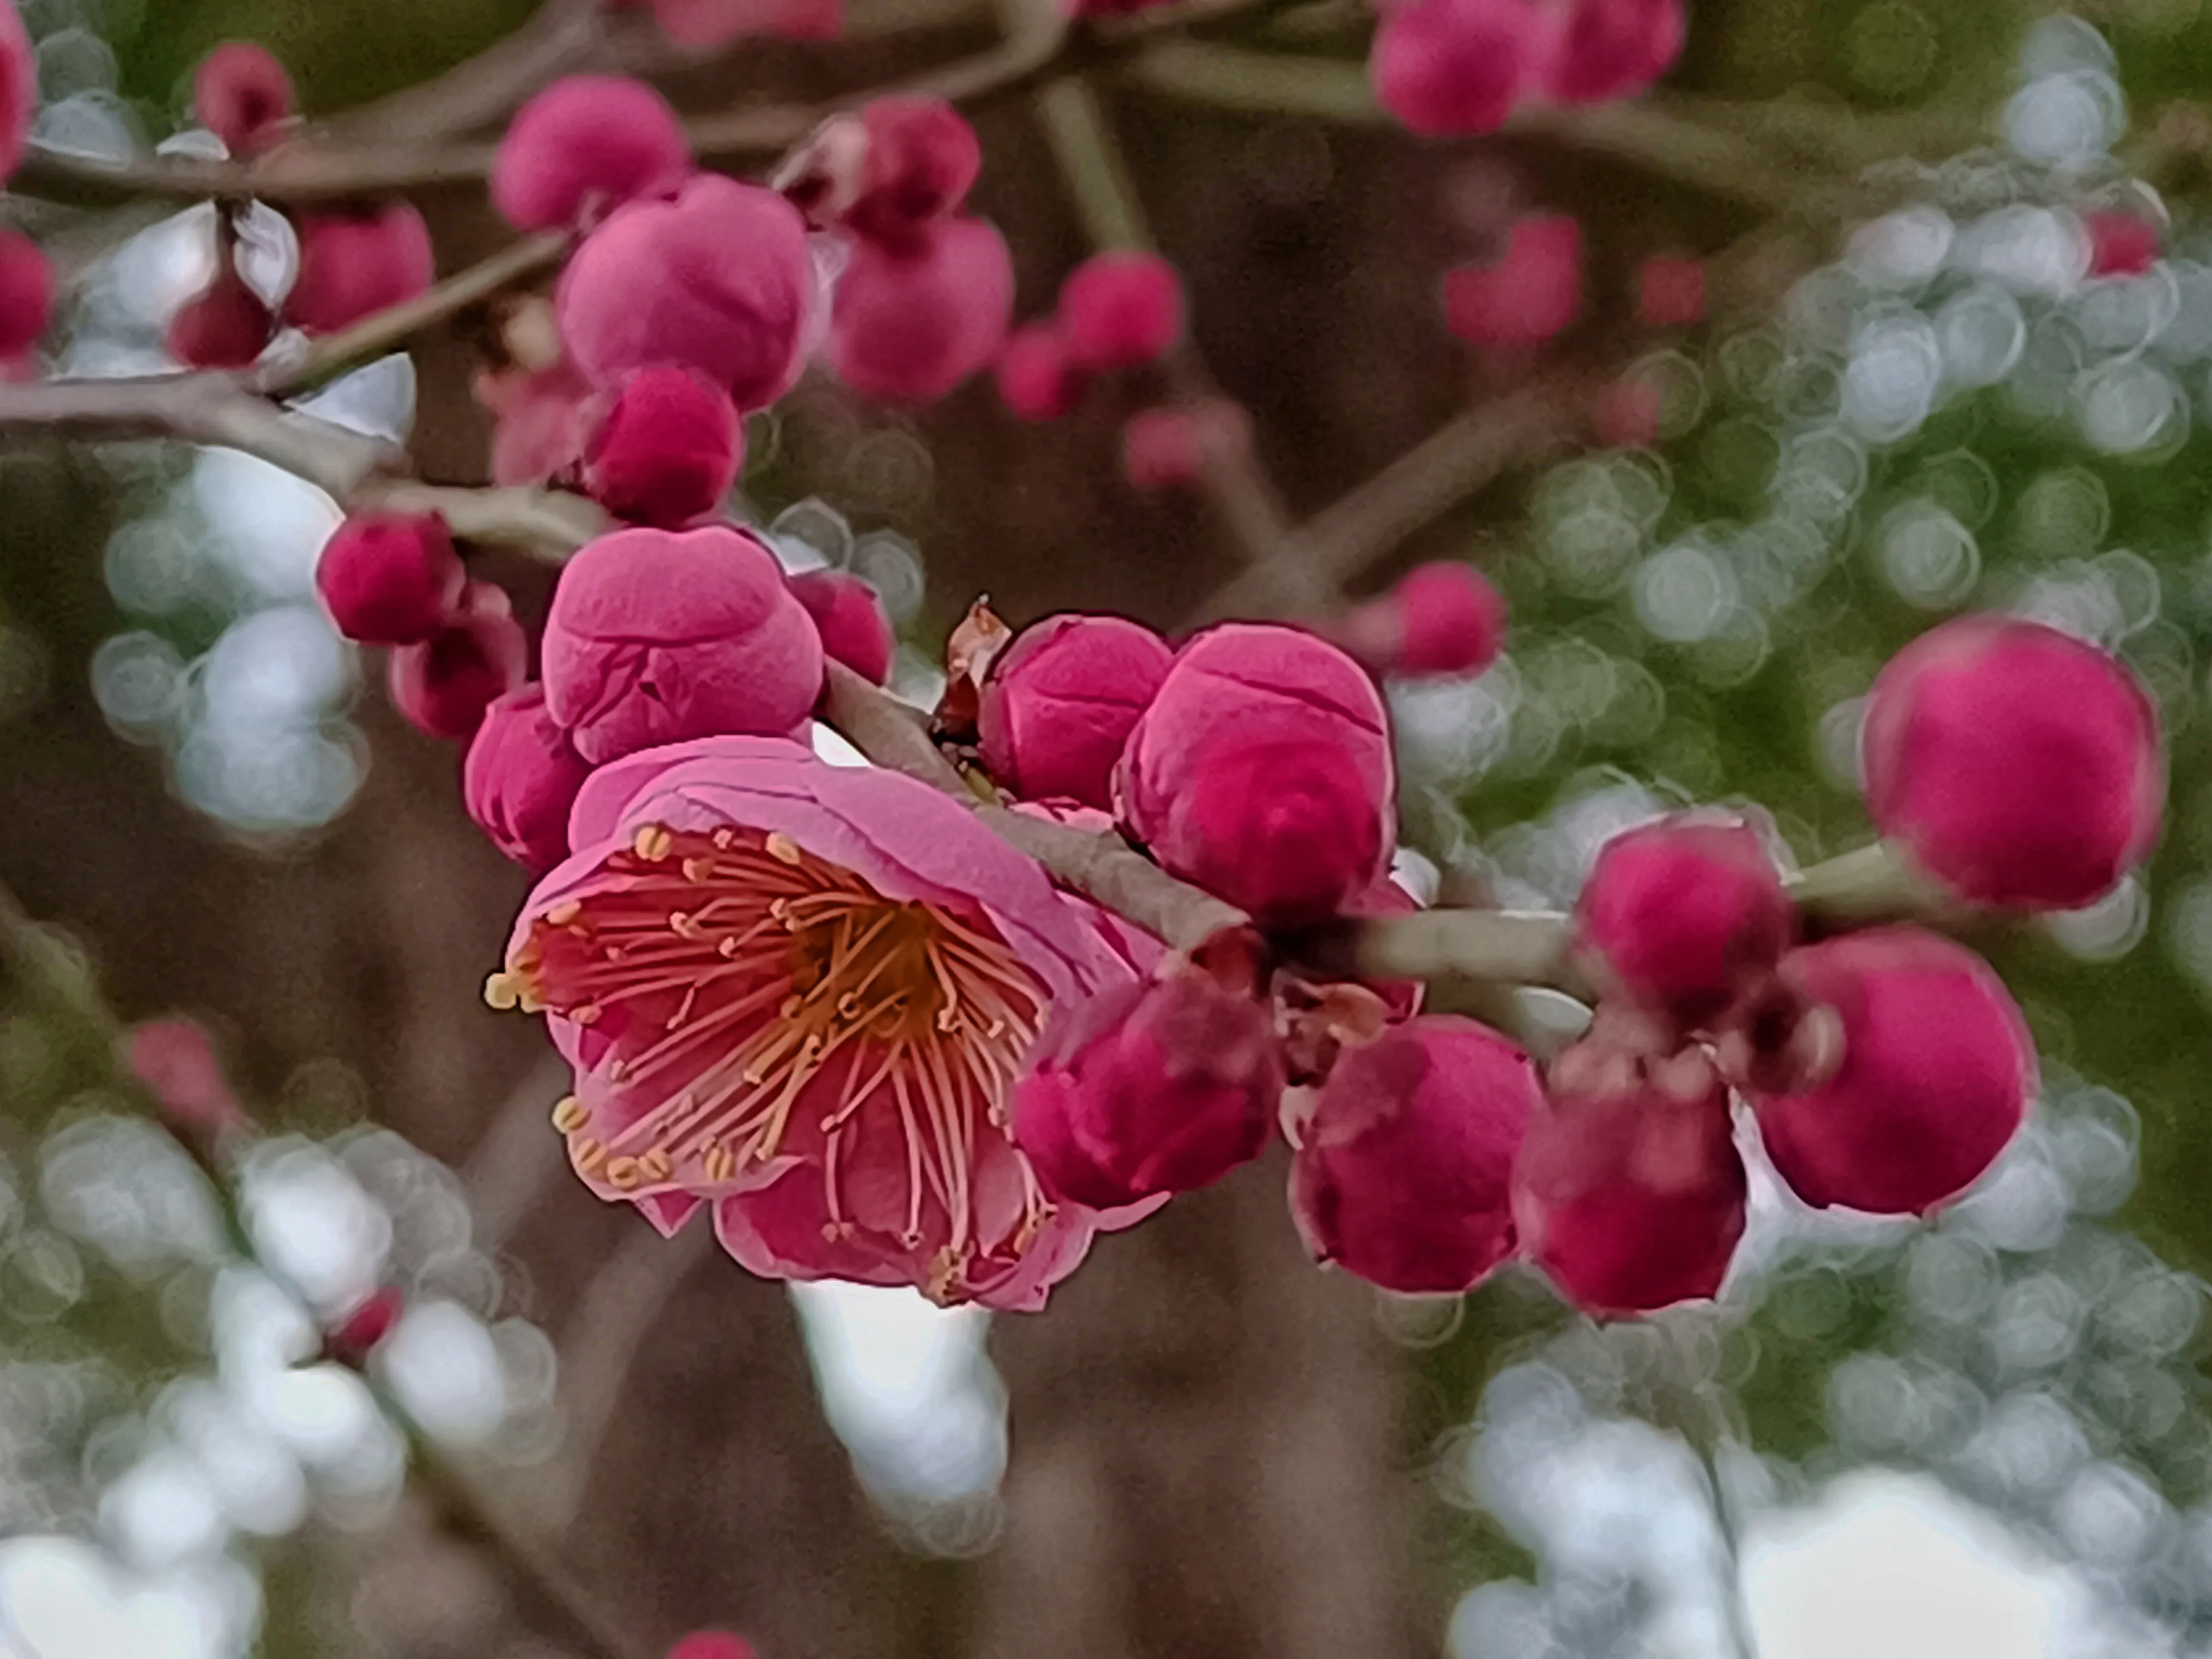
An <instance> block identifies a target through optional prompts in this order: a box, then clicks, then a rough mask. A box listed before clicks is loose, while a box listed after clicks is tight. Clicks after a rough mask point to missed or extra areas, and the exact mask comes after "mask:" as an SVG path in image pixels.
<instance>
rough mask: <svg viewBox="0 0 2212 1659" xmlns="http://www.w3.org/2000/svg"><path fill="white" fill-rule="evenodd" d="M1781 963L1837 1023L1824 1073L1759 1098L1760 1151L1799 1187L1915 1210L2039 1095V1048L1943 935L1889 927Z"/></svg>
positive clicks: (1998, 1148)
mask: <svg viewBox="0 0 2212 1659" xmlns="http://www.w3.org/2000/svg"><path fill="white" fill-rule="evenodd" d="M1781 972H1782V978H1783V981H1784V983H1785V984H1786V985H1787V986H1788V987H1790V988H1791V989H1793V990H1795V991H1796V992H1797V993H1799V994H1801V995H1802V997H1804V998H1805V999H1807V1000H1809V1001H1811V1002H1814V1003H1817V1004H1820V1005H1821V1006H1826V1007H1828V1008H1831V1009H1832V1010H1833V1011H1834V1012H1835V1013H1836V1015H1837V1017H1838V1018H1839V1019H1840V1020H1841V1022H1842V1026H1843V1058H1842V1061H1841V1064H1840V1065H1839V1066H1837V1067H1836V1069H1835V1071H1834V1073H1833V1074H1832V1076H1830V1077H1829V1079H1827V1081H1826V1083H1824V1084H1822V1085H1819V1086H1817V1087H1815V1088H1812V1089H1808V1090H1807V1091H1804V1092H1802V1093H1799V1094H1792V1095H1759V1096H1755V1097H1753V1105H1754V1106H1755V1107H1756V1108H1757V1109H1758V1112H1759V1134H1760V1136H1761V1138H1762V1139H1764V1140H1765V1144H1766V1153H1767V1156H1768V1157H1769V1158H1772V1159H1773V1160H1774V1167H1775V1168H1776V1169H1777V1170H1779V1171H1780V1172H1781V1175H1782V1178H1783V1179H1784V1181H1786V1182H1789V1183H1790V1187H1791V1188H1792V1189H1793V1190H1795V1191H1796V1194H1797V1195H1798V1196H1799V1197H1800V1198H1802V1199H1803V1200H1805V1201H1806V1202H1807V1203H1808V1204H1818V1205H1820V1206H1828V1205H1832V1204H1842V1205H1846V1206H1850V1208H1852V1209H1856V1210H1873V1211H1879V1212H1887V1213H1898V1212H1914V1213H1917V1212H1923V1211H1925V1210H1927V1209H1929V1208H1930V1207H1931V1206H1935V1205H1937V1204H1940V1203H1942V1201H1943V1200H1945V1199H1948V1198H1949V1197H1951V1196H1953V1195H1954V1194H1956V1193H1958V1192H1960V1191H1961V1190H1962V1189H1964V1188H1966V1186H1968V1185H1969V1184H1970V1183H1971V1182H1973V1181H1974V1180H1975V1179H1977V1178H1978V1176H1980V1175H1981V1174H1982V1172H1983V1171H1984V1170H1987V1169H1988V1168H1989V1167H1990V1164H1992V1163H1993V1162H1995V1161H1996V1156H1997V1154H1998V1153H1999V1152H2002V1151H2003V1150H2004V1148H2005V1144H2006V1143H2007V1142H2008V1141H2009V1140H2010V1139H2012V1137H2013V1133H2014V1131H2015V1130H2016V1129H2018V1128H2019V1127H2020V1124H2021V1118H2022V1117H2023V1116H2024V1115H2026V1113H2027V1103H2028V1099H2029V1097H2031V1096H2032V1095H2033V1093H2034V1092H2035V1048H2034V1044H2033V1041H2032V1039H2031V1038H2030V1037H2029V1036H2028V1032H2027V1022H2026V1021H2024V1020H2023V1019H2022V1018H2021V1013H2020V1010H2019V1009H2018V1008H2017V1007H2016V1006H2014V1003H2013V1000H2012V997H2011V995H2010V994H2008V992H2007V991H2006V990H2005V987H2004V984H2003V982H2002V981H2001V980H1999V979H1998V978H1997V976H1996V974H1995V973H1994V972H1992V971H1991V970H1990V966H1989V964H1988V963H1985V962H1984V961H1983V960H1982V959H1981V958H1980V957H1978V956H1976V955H1975V954H1974V953H1973V952H1972V951H1969V950H1967V949H1966V947H1965V946H1964V945H1956V944H1954V943H1953V942H1952V941H1951V940H1949V939H1944V938H1942V937H1941V936H1940V935H1938V934H1935V933H1925V932H1923V931H1922V930H1921V929H1919V928H1917V927H1883V928H1876V929H1874V930H1872V931H1870V932H1867V933H1846V934H1844V935H1842V936H1841V937H1839V938H1836V939H1826V940H1824V941H1822V942H1821V943H1820V944H1818V945H1807V946H1805V947H1803V948H1802V949H1801V950H1796V951H1791V952H1790V954H1789V955H1788V956H1786V957H1783V959H1782V969H1781Z"/></svg>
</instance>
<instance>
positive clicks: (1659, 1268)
mask: <svg viewBox="0 0 2212 1659" xmlns="http://www.w3.org/2000/svg"><path fill="white" fill-rule="evenodd" d="M1705 1073H1706V1075H1707V1076H1708V1077H1709V1078H1710V1077H1711V1069H1710V1067H1709V1066H1708V1067H1706V1068H1705ZM1747 1189H1748V1182H1747V1180H1746V1178H1745V1175H1744V1168H1743V1158H1742V1156H1741V1154H1740V1153H1739V1152H1737V1151H1736V1149H1735V1139H1734V1137H1733V1135H1732V1134H1731V1133H1730V1127H1729V1097H1728V1091H1727V1090H1726V1089H1725V1088H1724V1087H1723V1086H1722V1085H1720V1083H1719V1082H1718V1080H1717V1079H1714V1080H1713V1081H1712V1086H1711V1090H1710V1091H1708V1092H1706V1093H1705V1094H1704V1095H1702V1096H1693V1097H1690V1098H1687V1099H1685V1098H1682V1097H1679V1096H1677V1095H1674V1094H1672V1093H1669V1092H1668V1091H1664V1090H1662V1089H1658V1088H1649V1087H1647V1088H1641V1089H1638V1090H1635V1091H1632V1092H1628V1093H1625V1094H1612V1095H1574V1094H1565V1095H1557V1096H1554V1097H1552V1098H1551V1099H1550V1100H1549V1101H1548V1102H1547V1103H1546V1104H1544V1105H1543V1106H1541V1107H1539V1108H1538V1109H1537V1110H1536V1112H1535V1115H1534V1116H1532V1117H1531V1118H1530V1119H1529V1120H1528V1139H1525V1140H1524V1141H1522V1143H1521V1156H1520V1158H1518V1160H1516V1163H1515V1164H1514V1166H1513V1220H1514V1225H1516V1227H1517V1228H1519V1230H1520V1236H1521V1249H1522V1252H1523V1253H1524V1254H1525V1255H1528V1258H1529V1259H1530V1260H1531V1261H1534V1262H1535V1263H1536V1265H1537V1266H1539V1267H1541V1268H1543V1270H1544V1271H1545V1273H1547V1274H1548V1275H1549V1276H1550V1278H1551V1280H1552V1282H1553V1284H1554V1285H1557V1286H1559V1293H1560V1294H1561V1295H1563V1296H1565V1297H1566V1298H1567V1299H1568V1300H1569V1301H1571V1302H1572V1303H1573V1304H1575V1305H1576V1306H1577V1307H1578V1308H1580V1309H1581V1310H1583V1312H1585V1313H1591V1314H1637V1313H1649V1312H1650V1311H1652V1310H1654V1309H1657V1308H1665V1307H1670V1306H1672V1305H1673V1304H1675V1303H1677V1302H1689V1301H1693V1300H1696V1299H1698V1298H1700V1297H1711V1296H1712V1295H1714V1294H1716V1293H1717V1291H1719V1290H1720V1286H1721V1280H1722V1279H1724V1278H1726V1277H1727V1275H1728V1268H1729V1260H1730V1259H1731V1258H1732V1257H1733V1256H1734V1255H1735V1247H1736V1242H1737V1241H1738V1240H1739V1239H1741V1237H1743V1217H1744V1202H1745V1199H1746V1195H1747Z"/></svg>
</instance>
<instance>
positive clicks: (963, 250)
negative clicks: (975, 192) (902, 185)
mask: <svg viewBox="0 0 2212 1659" xmlns="http://www.w3.org/2000/svg"><path fill="white" fill-rule="evenodd" d="M1013 312H1014V262H1013V256H1012V254H1010V253H1008V252H1007V251H1006V238H1005V237H1003V236H1001V235H1000V234H999V233H998V230H997V229H996V228H994V226H992V225H989V224H987V223H986V222H983V221H982V220H981V219H945V220H941V221H939V222H937V223H935V224H932V225H926V226H923V227H921V228H918V229H917V230H916V231H915V233H914V235H913V238H912V240H908V241H902V242H899V243H896V244H891V243H883V242H872V241H868V240H860V241H856V242H855V243H854V246H853V258H852V262H851V263H850V264H848V265H847V266H846V267H845V274H844V276H842V277H841V278H839V279H838V283H837V297H836V301H835V302H834V303H833V304H832V306H831V307H830V313H829V342H828V344H827V346H826V355H827V356H828V358H829V368H830V369H831V371H832V372H833V373H834V374H836V376H837V378H838V379H839V380H842V381H843V382H844V383H845V384H846V385H847V386H851V387H852V388H853V389H854V391H855V392H866V393H867V394H869V395H870V396H871V397H875V398H894V399H896V400H897V401H900V402H902V403H929V402H932V401H933V400H934V399H936V398H942V397H943V396H944V395H945V393H946V392H950V391H951V390H952V388H953V387H955V386H958V385H959V384H960V382H961V381H963V380H966V379H967V378H968V377H969V375H970V374H975V372H976V371H977V370H978V369H981V368H985V367H986V366H987V365H988V364H989V363H990V362H991V360H992V359H993V358H994V357H995V356H998V354H999V348H1000V346H1001V345H1002V344H1004V343H1005V342H1006V326H1007V324H1008V323H1009V321H1010V320H1011V319H1012V316H1013Z"/></svg>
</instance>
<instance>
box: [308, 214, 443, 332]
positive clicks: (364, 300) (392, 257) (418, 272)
mask: <svg viewBox="0 0 2212 1659" xmlns="http://www.w3.org/2000/svg"><path fill="white" fill-rule="evenodd" d="M299 231H300V275H299V277H298V279H297V280H296V281H295V282H294V283H293V284H292V292H291V293H290V295H288V296H287V297H286V299H285V301H284V314H285V316H286V317H288V318H289V319H290V320H291V321H293V322H294V323H295V324H297V325H299V326H300V327H301V328H303V329H305V330H306V331H307V332H308V333H310V334H333V333H336V332H337V331H338V330H339V329H342V328H343V327H345V326H346V325H347V324H349V323H355V322H359V321H360V320H361V319H362V318H364V317H367V316H368V315H370V314H372V313H375V312H379V311H383V310H385V309H386V308H388V307H392V306H396V305H398V304H399V303H400V301H403V300H411V299H413V298H415V296H416V295H418V294H421V293H422V292H423V291H424V290H425V289H428V287H429V286H430V283H431V281H432V279H433V278H434V277H435V276H436V274H437V259H436V256H435V254H434V253H433V252H431V248H430V229H429V227H428V225H425V224H424V223H423V222H422V215H421V214H420V213H418V212H416V210H415V208H414V206H413V204H410V203H407V202H391V203H387V204H386V205H385V206H384V207H383V208H381V209H380V210H375V211H367V210H364V211H362V212H358V213H345V212H337V211H331V212H320V213H310V214H302V215H301V216H300V220H299Z"/></svg>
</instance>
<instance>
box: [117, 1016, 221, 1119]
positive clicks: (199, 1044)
mask: <svg viewBox="0 0 2212 1659" xmlns="http://www.w3.org/2000/svg"><path fill="white" fill-rule="evenodd" d="M125 1063H126V1064H127V1065H128V1066H130V1068H131V1075H132V1076H133V1077H135V1078H137V1079H138V1081H139V1082H140V1083H142V1084H143V1085H145V1088H146V1091H147V1093H149V1094H150V1095H152V1096H153V1097H154V1104H155V1106H156V1107H157V1108H158V1109H160V1111H161V1115H162V1117H163V1118H165V1119H167V1121H169V1122H170V1123H172V1124H174V1125H176V1126H177V1127H179V1128H184V1129H190V1130H194V1131H206V1130H211V1129H224V1128H228V1127H231V1126H232V1125H234V1124H237V1123H242V1122H244V1121H246V1109H245V1108H243V1107H242V1106H240V1104H239V1103H238V1097H237V1096H235V1095H234V1094H233V1093H232V1092H231V1090H230V1084H229V1081H228V1079H226V1078H225V1077H224V1076H223V1074H222V1061H221V1060H218V1059H217V1058H216V1052H215V1044H214V1042H212V1041H211V1040H210V1038H209V1036H208V1034H207V1032H206V1031H205V1030H203V1029H202V1028H201V1027H200V1026H199V1025H198V1024H196V1023H194V1022H193V1021H191V1020H189V1019H180V1018H170V1019H148V1020H141V1021H140V1022H139V1023H138V1024H136V1025H134V1026H132V1027H131V1035H130V1037H129V1039H128V1045H127V1048H126V1051H125Z"/></svg>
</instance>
